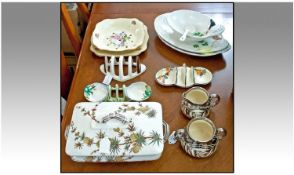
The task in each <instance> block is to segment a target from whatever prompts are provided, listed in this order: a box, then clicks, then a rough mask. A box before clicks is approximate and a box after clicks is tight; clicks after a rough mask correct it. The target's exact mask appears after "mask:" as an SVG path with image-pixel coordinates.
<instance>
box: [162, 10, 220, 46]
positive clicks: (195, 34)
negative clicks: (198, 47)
mask: <svg viewBox="0 0 294 175" xmlns="http://www.w3.org/2000/svg"><path fill="white" fill-rule="evenodd" d="M167 23H168V24H169V26H171V27H172V29H173V30H174V31H176V32H178V33H180V34H181V35H184V34H185V35H187V36H189V37H190V38H193V39H194V40H198V41H199V40H203V39H205V38H208V37H211V36H215V35H220V34H221V33H223V32H224V30H225V28H224V26H223V25H215V22H214V21H213V20H212V19H211V18H210V17H209V16H207V15H204V14H202V13H200V12H197V11H193V10H176V11H173V12H171V13H168V14H167Z"/></svg>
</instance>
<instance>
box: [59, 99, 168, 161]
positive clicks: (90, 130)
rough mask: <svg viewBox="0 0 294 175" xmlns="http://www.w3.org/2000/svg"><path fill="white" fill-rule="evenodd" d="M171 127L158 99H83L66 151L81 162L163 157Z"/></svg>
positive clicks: (73, 116)
mask: <svg viewBox="0 0 294 175" xmlns="http://www.w3.org/2000/svg"><path fill="white" fill-rule="evenodd" d="M168 135H169V127H168V125H167V124H166V123H165V122H164V121H163V119H162V107H161V104H160V103H157V102H102V103H93V102H82V103H78V104H76V106H75V108H74V111H73V115H72V121H71V123H70V125H69V126H68V128H67V129H66V132H65V137H66V138H67V142H66V148H65V152H66V154H67V155H69V156H70V157H71V158H72V160H73V161H77V162H132V161H149V160H156V159H159V158H160V156H161V154H162V152H163V148H164V142H165V141H166V140H167V138H168Z"/></svg>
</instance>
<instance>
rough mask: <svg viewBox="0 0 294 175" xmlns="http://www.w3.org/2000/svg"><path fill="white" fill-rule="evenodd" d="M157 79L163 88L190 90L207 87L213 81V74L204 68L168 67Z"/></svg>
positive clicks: (158, 74) (162, 70)
mask: <svg viewBox="0 0 294 175" xmlns="http://www.w3.org/2000/svg"><path fill="white" fill-rule="evenodd" d="M155 79H156V81H157V83H159V84H160V85H162V86H174V85H175V86H179V87H182V88H189V87H192V86H194V85H206V84H209V83H210V82H211V80H212V73H211V72H210V71H209V70H208V69H206V68H204V67H187V66H186V65H185V64H183V66H180V67H167V68H163V69H161V70H159V71H158V72H157V73H156V75H155Z"/></svg>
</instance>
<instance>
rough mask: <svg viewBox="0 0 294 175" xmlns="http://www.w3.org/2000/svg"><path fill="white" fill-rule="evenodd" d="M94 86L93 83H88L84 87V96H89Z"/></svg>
mask: <svg viewBox="0 0 294 175" xmlns="http://www.w3.org/2000/svg"><path fill="white" fill-rule="evenodd" d="M95 88H96V86H95V84H90V85H87V86H86V87H85V89H84V93H85V95H86V96H88V97H89V96H90V95H92V94H93V91H94V90H95Z"/></svg>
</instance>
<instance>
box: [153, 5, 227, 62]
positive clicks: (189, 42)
mask: <svg viewBox="0 0 294 175" xmlns="http://www.w3.org/2000/svg"><path fill="white" fill-rule="evenodd" d="M154 27H155V30H156V33H157V35H158V37H159V38H160V40H161V41H162V42H163V43H165V44H166V45H167V46H169V47H171V48H172V49H174V50H177V51H179V52H181V53H184V54H188V55H193V56H199V57H207V56H213V55H217V54H220V53H224V52H226V51H228V50H230V48H231V46H230V44H229V43H228V41H227V40H225V39H224V38H223V37H222V33H223V32H224V30H225V27H224V26H223V25H219V24H216V23H215V22H214V21H213V20H212V19H211V18H210V17H208V16H206V15H204V14H202V13H200V12H196V11H192V10H176V11H173V12H171V13H165V14H162V15H159V16H157V17H156V19H155V21H154Z"/></svg>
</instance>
